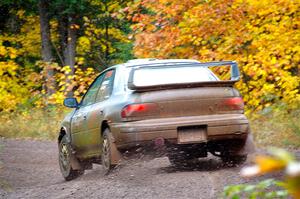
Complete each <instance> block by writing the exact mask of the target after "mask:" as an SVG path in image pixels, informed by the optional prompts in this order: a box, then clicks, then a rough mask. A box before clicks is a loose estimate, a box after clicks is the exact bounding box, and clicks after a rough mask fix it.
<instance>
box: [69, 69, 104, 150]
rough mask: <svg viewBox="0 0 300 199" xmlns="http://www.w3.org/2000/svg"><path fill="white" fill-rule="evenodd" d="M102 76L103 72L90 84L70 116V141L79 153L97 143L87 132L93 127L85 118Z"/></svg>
mask: <svg viewBox="0 0 300 199" xmlns="http://www.w3.org/2000/svg"><path fill="white" fill-rule="evenodd" d="M103 78H104V74H101V75H100V76H98V77H97V79H96V80H95V81H94V82H93V83H92V84H91V86H90V88H89V89H88V91H87V92H86V94H85V95H84V97H83V98H82V100H81V102H80V104H79V108H77V110H76V111H75V113H74V115H73V117H72V122H71V132H72V143H73V145H74V148H75V149H76V151H77V152H78V153H79V154H80V153H88V150H89V147H90V146H93V145H96V144H97V143H95V142H96V140H94V139H93V137H91V136H90V133H89V132H91V128H93V126H91V125H89V123H88V121H87V119H88V117H89V115H90V112H91V110H92V106H93V104H94V103H95V100H96V96H97V93H98V90H99V88H100V85H101V82H102V80H103Z"/></svg>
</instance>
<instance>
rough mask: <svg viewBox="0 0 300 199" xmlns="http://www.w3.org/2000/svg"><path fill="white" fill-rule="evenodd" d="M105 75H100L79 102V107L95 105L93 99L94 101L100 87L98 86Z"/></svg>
mask: <svg viewBox="0 0 300 199" xmlns="http://www.w3.org/2000/svg"><path fill="white" fill-rule="evenodd" d="M104 75H105V74H102V75H100V76H99V77H98V78H97V79H96V80H95V81H94V82H93V83H92V85H91V87H90V88H89V90H88V91H87V92H86V94H85V96H84V97H83V99H82V101H81V105H82V106H88V105H91V104H93V103H95V99H96V95H97V91H98V89H99V87H100V84H101V82H102V80H103V77H104Z"/></svg>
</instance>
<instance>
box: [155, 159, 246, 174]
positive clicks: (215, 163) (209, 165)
mask: <svg viewBox="0 0 300 199" xmlns="http://www.w3.org/2000/svg"><path fill="white" fill-rule="evenodd" d="M239 166H240V165H228V164H225V163H223V162H222V161H220V160H217V159H200V160H197V161H195V162H193V164H191V165H185V166H183V167H180V168H178V167H175V166H172V165H170V166H167V167H161V168H158V169H157V173H176V172H192V171H217V170H223V169H228V168H232V167H239Z"/></svg>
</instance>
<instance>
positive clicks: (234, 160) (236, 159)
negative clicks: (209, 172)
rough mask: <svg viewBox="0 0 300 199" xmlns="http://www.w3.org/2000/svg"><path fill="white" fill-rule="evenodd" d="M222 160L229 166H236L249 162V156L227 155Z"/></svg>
mask: <svg viewBox="0 0 300 199" xmlns="http://www.w3.org/2000/svg"><path fill="white" fill-rule="evenodd" d="M221 159H222V161H223V162H224V163H225V164H227V165H229V166H235V165H241V164H243V163H245V162H246V160H247V155H225V156H221Z"/></svg>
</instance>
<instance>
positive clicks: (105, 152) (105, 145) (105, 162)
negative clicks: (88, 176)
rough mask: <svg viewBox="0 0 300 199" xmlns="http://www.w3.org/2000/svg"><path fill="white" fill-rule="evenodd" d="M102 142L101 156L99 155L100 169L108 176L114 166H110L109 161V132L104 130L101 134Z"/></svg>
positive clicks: (110, 162)
mask: <svg viewBox="0 0 300 199" xmlns="http://www.w3.org/2000/svg"><path fill="white" fill-rule="evenodd" d="M102 138H103V141H102V155H101V161H102V167H103V169H104V173H105V174H108V173H109V172H110V171H111V170H112V169H113V168H114V167H115V165H113V164H112V161H111V155H112V154H111V147H112V146H111V144H112V142H111V138H110V130H109V129H105V131H104V132H103V136H102Z"/></svg>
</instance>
